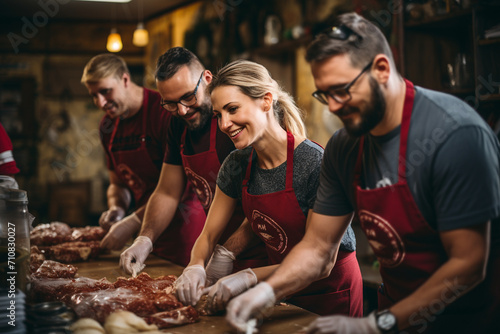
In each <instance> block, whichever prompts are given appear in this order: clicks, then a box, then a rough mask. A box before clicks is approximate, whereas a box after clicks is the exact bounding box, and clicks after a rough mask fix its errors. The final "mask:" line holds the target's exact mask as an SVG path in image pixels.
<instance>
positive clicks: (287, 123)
mask: <svg viewBox="0 0 500 334" xmlns="http://www.w3.org/2000/svg"><path fill="white" fill-rule="evenodd" d="M220 86H235V87H238V88H239V89H240V91H241V92H242V93H243V94H245V95H246V96H248V97H250V98H252V99H259V98H262V97H263V96H264V95H266V93H268V92H270V93H271V94H272V95H273V110H274V114H275V116H276V119H277V120H278V121H279V123H280V125H281V126H282V127H283V128H284V129H285V130H287V131H290V132H291V133H292V134H294V135H299V136H303V137H305V136H306V127H305V125H304V121H303V120H302V111H301V110H300V109H299V108H298V107H297V105H296V104H295V101H294V100H293V98H292V96H291V95H290V94H288V93H287V92H286V91H285V90H283V88H281V86H280V85H279V84H278V83H277V82H276V80H274V79H273V78H272V77H271V74H270V73H269V71H268V70H267V69H266V68H265V67H264V66H262V65H260V64H257V63H254V62H252V61H248V60H236V61H234V62H232V63H230V64H228V65H226V66H224V67H223V68H222V69H221V70H220V71H219V73H217V75H215V76H214V78H213V80H212V82H211V83H210V85H208V91H209V93H212V92H213V90H214V89H215V88H217V87H220Z"/></svg>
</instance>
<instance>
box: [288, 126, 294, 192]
mask: <svg viewBox="0 0 500 334" xmlns="http://www.w3.org/2000/svg"><path fill="white" fill-rule="evenodd" d="M286 136H287V141H286V142H287V145H286V189H293V151H294V150H293V149H294V146H295V138H294V137H293V134H292V133H291V132H289V131H287V132H286Z"/></svg>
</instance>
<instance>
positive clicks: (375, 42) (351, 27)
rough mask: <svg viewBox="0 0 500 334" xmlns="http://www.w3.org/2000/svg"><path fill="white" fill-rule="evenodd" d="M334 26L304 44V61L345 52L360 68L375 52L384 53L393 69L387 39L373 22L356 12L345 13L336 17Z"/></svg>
mask: <svg viewBox="0 0 500 334" xmlns="http://www.w3.org/2000/svg"><path fill="white" fill-rule="evenodd" d="M334 27H336V28H334V30H329V31H326V32H324V33H321V34H319V35H318V36H317V37H316V38H315V40H314V41H313V42H311V44H310V45H309V46H308V48H307V52H306V60H307V61H308V62H316V61H322V60H324V59H327V58H330V57H333V56H336V55H341V54H347V55H348V56H349V59H350V60H351V65H352V66H354V67H359V68H362V67H364V66H366V64H368V63H369V62H370V61H372V60H373V58H374V57H375V56H376V55H377V54H385V55H386V56H387V57H388V58H389V60H390V62H391V66H393V67H394V69H396V67H395V66H396V65H395V62H394V57H393V55H392V51H391V48H390V46H389V43H388V42H387V39H386V38H385V36H384V34H383V33H382V31H380V29H379V28H378V27H377V26H376V25H375V24H373V23H372V22H370V21H368V20H367V19H365V18H363V17H361V16H360V15H358V14H356V13H346V14H343V15H340V16H338V17H337V18H336V23H335V25H334ZM335 29H336V30H335ZM332 36H333V37H332ZM344 38H345V39H344Z"/></svg>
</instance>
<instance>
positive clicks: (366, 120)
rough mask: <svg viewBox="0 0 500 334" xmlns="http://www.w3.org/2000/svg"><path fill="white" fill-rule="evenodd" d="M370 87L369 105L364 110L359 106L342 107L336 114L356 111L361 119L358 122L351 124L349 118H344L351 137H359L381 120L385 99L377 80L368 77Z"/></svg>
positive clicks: (383, 113) (340, 114) (347, 113)
mask: <svg viewBox="0 0 500 334" xmlns="http://www.w3.org/2000/svg"><path fill="white" fill-rule="evenodd" d="M369 82H370V88H371V91H372V94H371V99H370V106H368V108H367V109H365V110H360V109H359V108H355V107H354V108H351V107H347V106H346V107H344V108H342V109H341V110H340V111H339V112H337V113H336V114H337V115H338V116H342V115H349V114H350V113H353V112H357V113H359V116H360V118H361V120H360V121H359V123H358V124H353V123H352V121H351V120H350V119H348V120H346V122H343V123H344V127H345V129H346V131H347V133H348V134H349V135H350V136H353V137H361V136H363V135H365V134H367V133H368V132H369V131H370V130H372V129H373V128H374V127H375V126H377V124H378V123H380V121H381V120H382V118H383V117H384V115H385V109H386V101H385V98H384V95H383V93H382V90H381V89H380V86H379V84H378V82H377V81H376V80H375V79H374V78H373V77H371V76H370V77H369Z"/></svg>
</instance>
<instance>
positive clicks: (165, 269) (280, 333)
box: [75, 252, 318, 334]
mask: <svg viewBox="0 0 500 334" xmlns="http://www.w3.org/2000/svg"><path fill="white" fill-rule="evenodd" d="M119 258H120V253H119V252H112V253H111V254H108V255H104V256H101V257H100V258H99V259H98V260H92V261H89V262H82V263H76V264H75V265H76V266H77V267H78V274H79V275H80V276H85V277H90V278H93V279H100V278H103V277H106V278H107V279H108V280H109V281H111V282H114V281H115V280H116V278H117V277H119V276H126V275H125V274H124V273H123V272H122V271H121V270H120V267H119ZM182 270H183V267H181V266H178V265H176V264H173V263H171V262H169V261H166V260H163V259H161V258H159V257H156V256H154V255H150V256H149V258H148V259H147V260H146V268H144V272H147V273H148V274H149V275H150V276H151V277H158V276H161V275H167V274H171V275H177V276H179V275H180V274H181V273H182ZM317 317H318V316H317V315H316V314H314V313H311V312H308V311H306V310H304V309H301V308H299V307H296V306H293V305H289V304H282V305H277V306H275V307H274V308H273V310H272V311H270V315H269V316H267V317H266V318H265V319H264V321H263V323H262V325H261V326H259V328H258V329H259V334H267V333H269V334H270V333H276V334H293V333H295V332H297V331H298V330H300V329H302V328H304V327H305V326H307V325H308V324H309V323H310V322H311V321H313V320H314V319H316V318H317ZM163 331H164V332H165V333H171V334H182V333H204V334H229V333H231V334H233V333H236V331H235V330H233V329H232V328H231V327H230V326H229V325H228V324H227V322H226V320H225V319H224V316H223V315H220V316H202V317H200V320H199V321H198V322H196V323H194V324H190V325H184V326H179V327H174V328H167V329H165V330H163Z"/></svg>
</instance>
